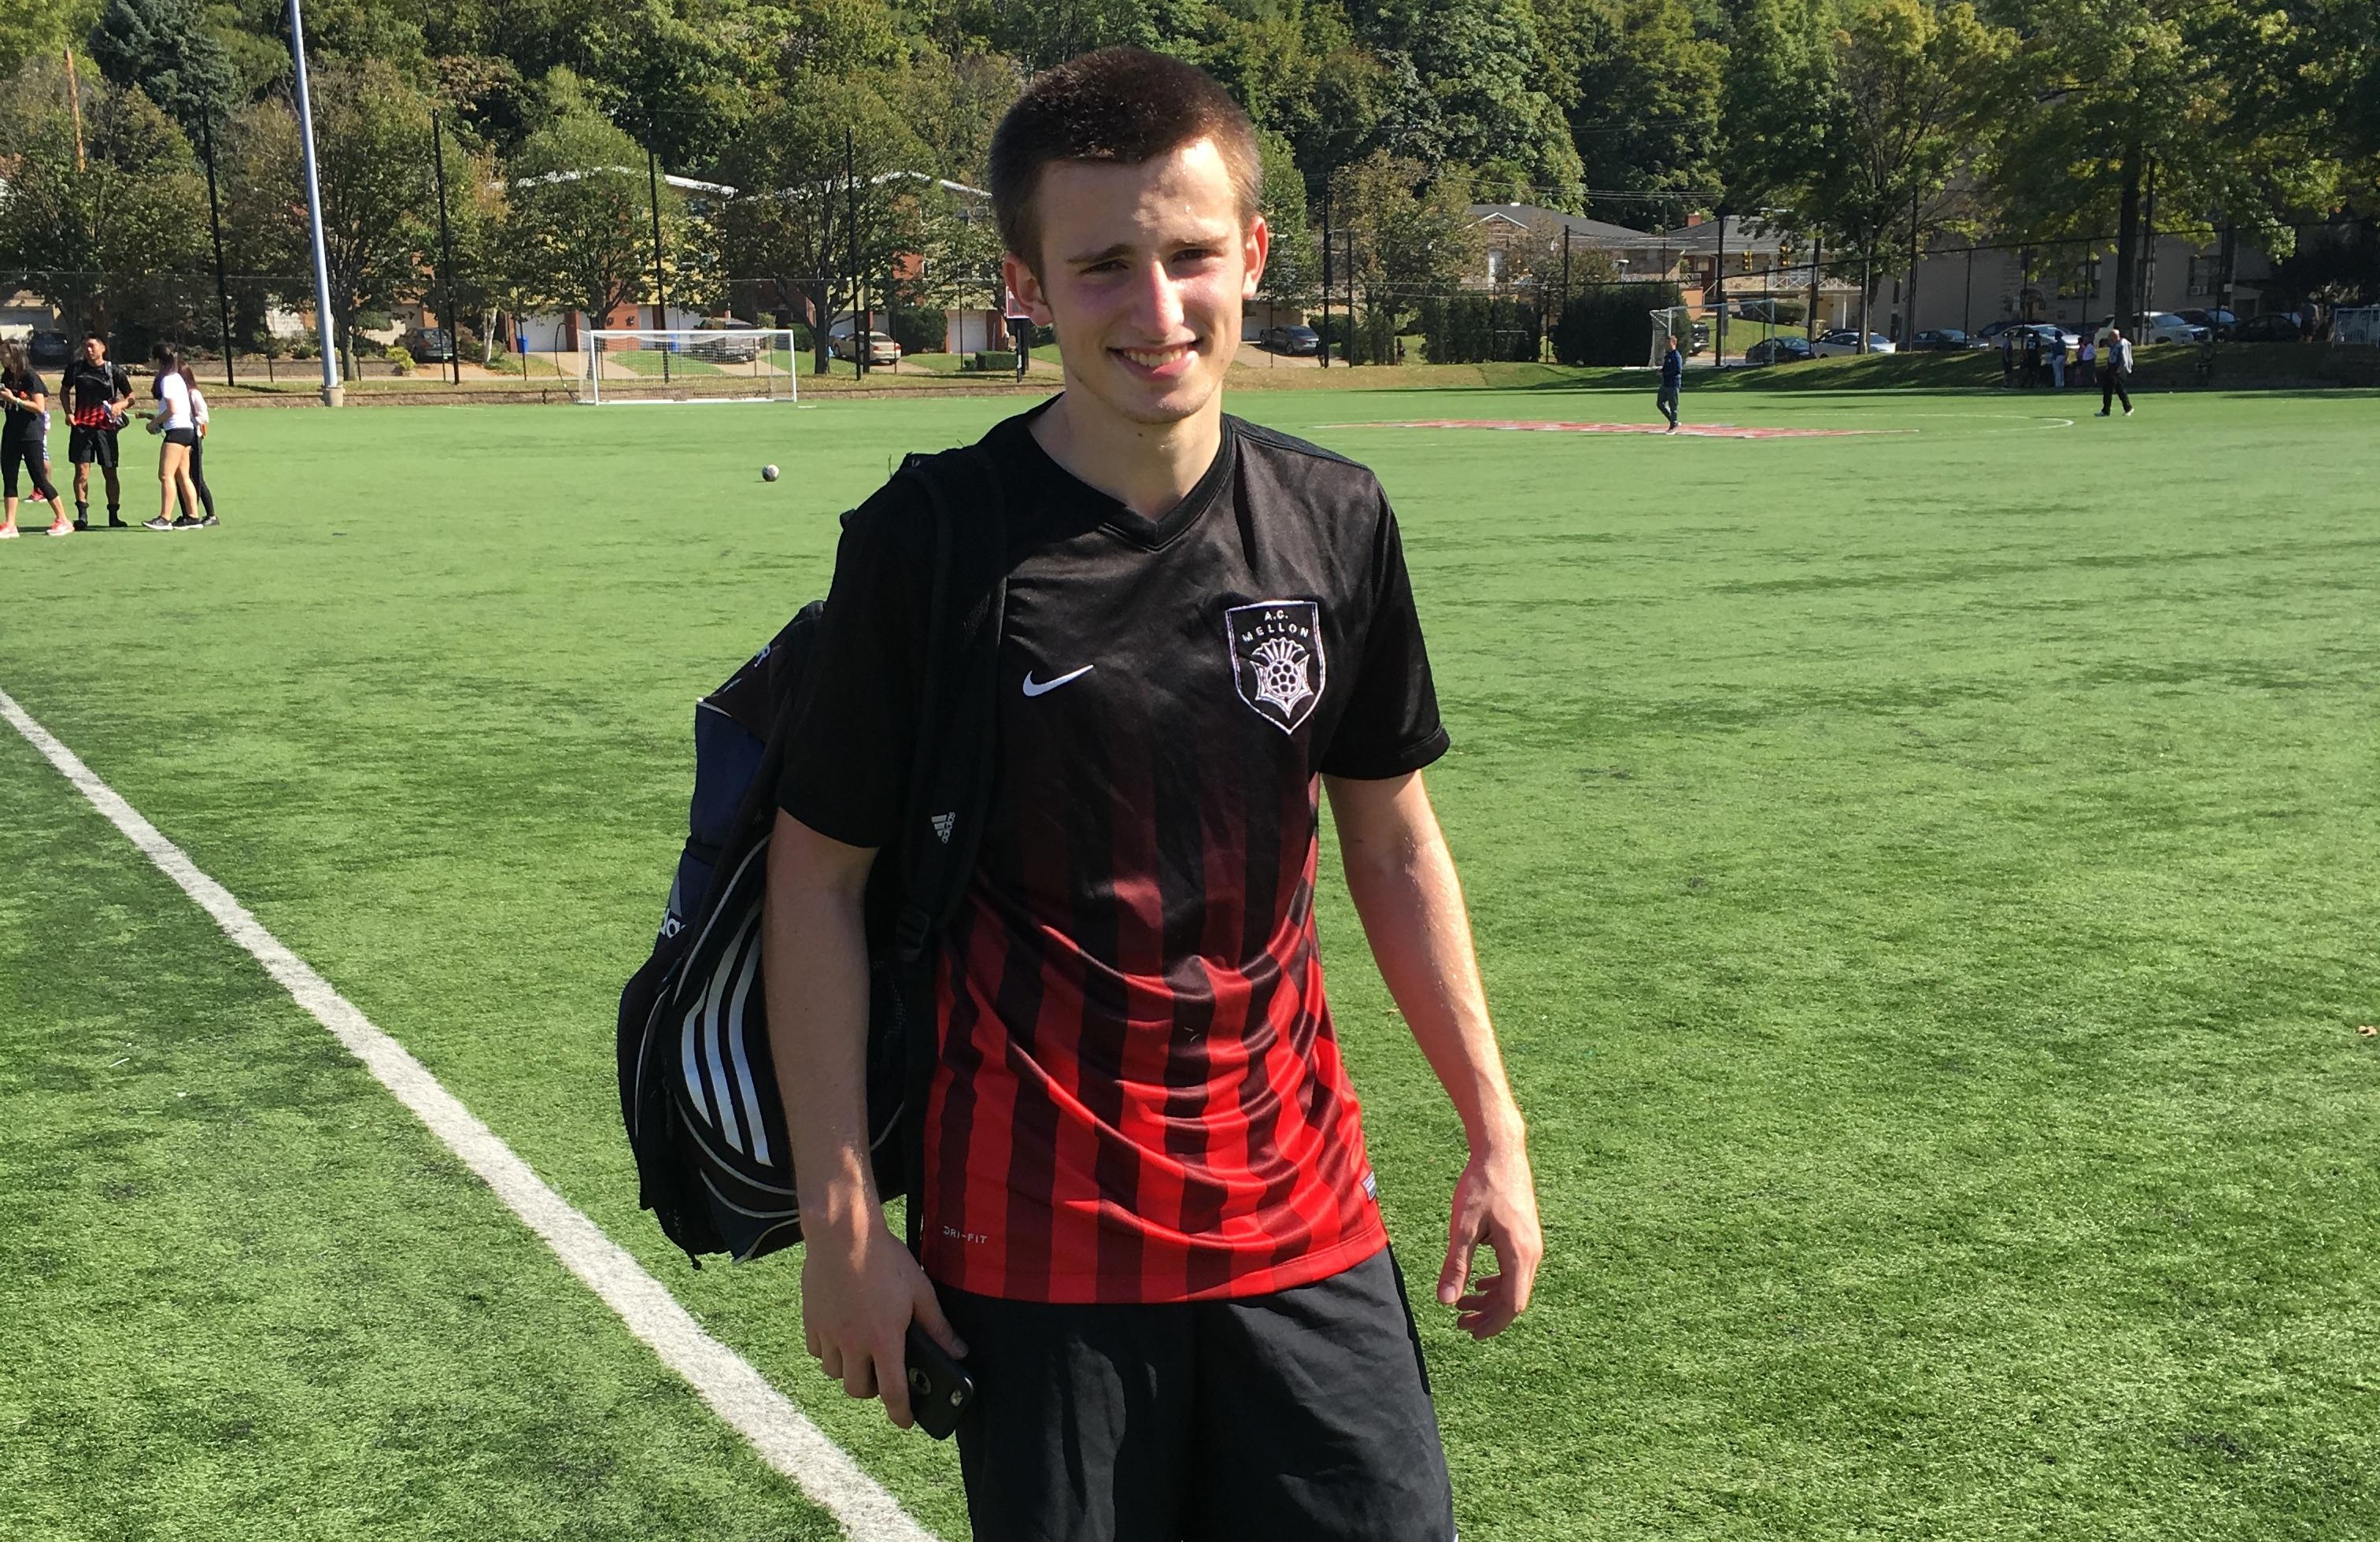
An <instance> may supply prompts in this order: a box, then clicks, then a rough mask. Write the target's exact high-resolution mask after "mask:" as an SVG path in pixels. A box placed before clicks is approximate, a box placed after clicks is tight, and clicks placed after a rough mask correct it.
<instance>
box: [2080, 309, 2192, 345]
mask: <svg viewBox="0 0 2380 1542" xmlns="http://www.w3.org/2000/svg"><path fill="white" fill-rule="evenodd" d="M2119 324H2120V323H2119V322H2118V320H2117V318H2115V317H2113V316H2109V317H2107V318H2105V319H2103V320H2101V321H2099V322H2095V323H2094V324H2093V326H2092V329H2091V331H2092V335H2093V336H2095V337H2105V336H2106V335H2107V329H2108V328H2109V327H2112V326H2116V325H2119ZM2206 333H2207V329H2206V328H2204V327H2203V326H2192V325H2191V324H2190V323H2189V322H2185V321H2183V320H2182V319H2181V318H2180V316H2177V315H2175V314H2174V313H2173V312H2172V311H2170V310H2152V311H2150V312H2149V313H2148V314H2147V315H2146V316H2143V318H2142V319H2141V328H2140V330H2139V331H2138V332H2136V333H2129V334H2127V335H2129V336H2131V340H2132V346H2134V347H2136V348H2145V347H2150V346H2155V345H2156V344H2159V343H2204V341H2206Z"/></svg>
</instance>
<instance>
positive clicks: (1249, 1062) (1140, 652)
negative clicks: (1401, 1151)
mask: <svg viewBox="0 0 2380 1542" xmlns="http://www.w3.org/2000/svg"><path fill="white" fill-rule="evenodd" d="M1031 418H1032V415H1031V414H1027V415H1026V416H1025V417H1021V418H1015V419H1009V420H1008V421H1007V422H1004V423H1002V424H1001V425H1000V426H999V427H998V428H996V429H995V430H993V431H992V433H991V434H990V437H989V438H988V440H987V441H986V443H987V445H988V446H989V447H990V450H991V451H992V453H993V455H994V456H995V459H996V462H997V464H998V465H999V467H1000V468H1001V477H1002V489H1003V492H1004V494H1005V500H1006V504H1007V506H1008V510H1009V526H1010V553H1009V554H1010V562H1011V572H1010V578H1009V587H1008V611H1007V625H1006V628H1005V630H1004V632H1003V635H1002V643H1001V668H1000V684H999V690H1000V700H999V703H998V722H999V750H998V763H999V771H998V780H997V784H996V787H995V790H994V795H993V807H992V813H991V819H990V823H989V825H988V826H987V828H986V831H985V833H984V837H983V844H982V848H981V855H980V856H979V858H978V862H977V871H976V875H975V878H974V880H973V881H972V883H971V885H970V887H969V890H968V893H967V896H966V899H965V903H964V905H962V906H961V909H960V911H959V914H958V917H957V918H956V920H955V921H954V922H953V925H952V927H951V929H950V930H949V932H948V933H947V935H946V937H945V940H944V946H943V958H942V965H941V982H940V1027H941V1061H940V1063H939V1066H938V1068H937V1071H936V1074H935V1076H934V1082H933V1091H932V1097H931V1100H930V1102H929V1107H928V1123H927V1163H926V1169H927V1171H926V1176H927V1191H926V1211H925V1217H924V1222H925V1224H924V1234H925V1240H926V1265H927V1269H928V1271H929V1273H930V1274H931V1275H932V1276H933V1277H934V1278H935V1279H936V1280H938V1281H942V1282H944V1283H946V1284H951V1285H955V1286H957V1287H960V1288H961V1289H964V1290H968V1291H973V1292H976V1293H978V1294H983V1295H990V1296H998V1297H1003V1298H1006V1299H1011V1300H1024V1301H1045V1302H1164V1301H1188V1300H1198V1299H1206V1298H1214V1297H1222V1296H1239V1295H1254V1294H1260V1293H1266V1292H1270V1291H1276V1290H1282V1289H1286V1288H1288V1287H1290V1286H1293V1285H1297V1284H1302V1283H1305V1282H1307V1281H1314V1280H1318V1279H1322V1278H1325V1277H1327V1276H1329V1275H1331V1274H1334V1273H1336V1272H1338V1271H1339V1270H1341V1269H1345V1268H1348V1267H1350V1266H1352V1265H1354V1264H1355V1263H1358V1262H1361V1261H1362V1260H1363V1259H1365V1258H1367V1257H1370V1256H1371V1255H1372V1254H1373V1253H1375V1252H1377V1251H1378V1249H1379V1248H1380V1247H1381V1246H1382V1245H1384V1243H1385V1242H1386V1233H1385V1232H1383V1231H1382V1229H1381V1225H1380V1221H1379V1217H1378V1210H1377V1208H1376V1206H1375V1205H1374V1203H1373V1189H1374V1184H1373V1180H1372V1175H1371V1171H1370V1168H1369V1166H1368V1165H1367V1163H1366V1160H1365V1155H1364V1134H1363V1123H1362V1117H1361V1114H1360V1111H1359V1110H1358V1108H1357V1105H1356V1101H1355V1095H1354V1088H1353V1087H1352V1086H1351V1085H1350V1083H1349V1081H1348V1077H1347V1074H1346V1071H1345V1069H1344V1067H1343V1066H1342V1064H1341V1062H1340V1059H1339V1048H1338V1043H1337V1040H1336V1038H1335V1037H1334V1035H1333V1034H1332V1032H1331V1026H1330V1008H1329V1006H1328V1004H1327V1003H1326V1002H1324V1000H1323V993H1322V970H1321V965H1320V963H1319V960H1318V957H1317V953H1316V946H1315V931H1314V883H1315V864H1316V849H1317V844H1316V836H1317V811H1318V808H1317V804H1318V796H1317V795H1318V782H1317V777H1318V774H1319V773H1324V772H1327V773H1329V774H1331V775H1334V776H1347V777H1359V778H1385V777H1392V776H1399V775H1402V774H1403V773H1405V772H1407V771H1415V770H1417V769H1418V768H1420V767H1422V766H1424V765H1426V764H1427V763H1428V762H1430V761H1432V760H1434V759H1437V758H1438V757H1439V755H1440V754H1441V753H1443V752H1444V750H1445V748H1446V743H1447V741H1446V734H1445V731H1444V730H1443V729H1442V728H1441V726H1440V725H1439V713H1438V702H1437V697H1436V694H1435V692H1434V691H1433V689H1432V687H1431V684H1430V676H1429V664H1428V660H1427V656H1426V654H1425V653H1424V650H1423V646H1422V637H1421V629H1420V625H1419V624H1418V622H1417V620H1416V619H1415V613H1414V605H1413V594H1412V590H1411V588H1410V586H1409V585H1408V583H1407V579H1406V576H1405V565H1404V556H1403V549H1402V547H1401V546H1400V544H1399V541H1398V537H1397V528H1396V521H1395V518H1394V516H1392V515H1391V514H1390V510H1389V506H1388V503H1387V500H1386V499H1385V498H1384V497H1383V496H1382V494H1381V492H1380V488H1379V485H1378V482H1376V481H1375V480H1373V478H1372V476H1371V474H1370V473H1369V472H1368V471H1366V470H1365V469H1364V468H1363V467H1359V466H1356V465H1354V463H1353V462H1350V461H1347V460H1344V459H1342V458H1340V457H1339V456H1336V455H1330V454H1329V453H1328V452H1326V451H1323V450H1320V449H1318V448H1316V447H1315V446H1313V445H1310V444H1305V443H1301V442H1299V441H1296V440H1293V439H1289V438H1286V437H1284V436H1282V435H1279V434H1275V433H1272V432H1270V431H1266V430H1263V429H1258V428H1256V427H1253V426H1251V425H1249V424H1246V423H1243V422H1240V421H1238V420H1236V419H1225V420H1224V430H1223V439H1222V447H1221V449H1220V453H1219V454H1218V455H1217V456H1216V459H1215V463H1214V465H1213V467H1211V468H1210V469H1209V470H1208V473H1207V475H1206V477H1205V479H1204V480H1202V481H1201V482H1200V483H1199V485H1198V486H1197V488H1196V490H1194V491H1193V492H1191V493H1190V495H1189V496H1188V497H1187V498H1185V499H1184V500H1183V501H1182V503H1181V504H1180V505H1179V506H1177V507H1176V508H1174V509H1173V510H1172V512H1170V513H1168V514H1167V515H1166V516H1164V517H1163V518H1161V519H1158V520H1155V521H1151V520H1147V519H1145V518H1142V517H1140V516H1137V515H1135V514H1134V513H1132V512H1131V511H1130V510H1129V509H1127V508H1125V507H1124V506H1123V504H1119V503H1118V502H1116V501H1115V500H1114V499H1112V498H1110V497H1108V496H1106V495H1105V494H1103V493H1100V492H1097V491H1095V490H1094V489H1092V488H1090V487H1088V486H1087V485H1086V484H1084V483H1083V482H1082V481H1080V480H1077V479H1075V477H1073V476H1071V475H1070V474H1068V473H1067V472H1066V471H1064V470H1063V469H1062V468H1061V467H1059V466H1058V465H1057V464H1056V463H1055V462H1054V461H1052V460H1051V459H1050V457H1049V455H1047V454H1046V453H1044V452H1043V451H1042V450H1041V448H1040V447H1039V445H1038V443H1036V442H1035V441H1034V439H1033V436H1032V433H1031V431H1030V428H1029V424H1030V421H1031ZM927 518H928V516H927V513H926V511H925V510H924V508H923V507H922V501H921V500H919V499H917V498H915V497H914V496H913V495H912V494H910V493H909V492H907V491H906V488H905V485H904V484H902V483H898V482H896V483H895V484H893V485H892V487H891V488H888V489H887V490H886V492H882V493H880V494H879V495H878V497H877V498H876V499H874V500H872V501H871V502H870V503H869V504H868V506H867V507H866V508H864V509H863V510H862V511H861V512H860V513H859V514H858V515H857V516H855V517H854V518H853V519H852V521H851V522H850V524H849V527H848V528H847V529H846V531H845V534H844V540H843V546H842V549H841V552H839V554H838V556H837V559H836V567H835V577H834V586H833V590H832V594H831V596H830V597H829V599H828V601H827V610H826V616H825V621H824V625H823V627H822V629H821V631H820V637H819V642H818V649H819V651H818V653H817V655H816V656H815V662H814V665H813V672H812V679H813V685H812V686H811V689H810V693H809V695H808V696H807V698H806V700H805V702H804V705H803V707H802V709H801V719H800V722H798V724H797V725H796V732H795V734H794V735H793V738H792V743H793V745H794V746H795V749H794V752H793V754H792V757H791V759H789V761H788V763H787V766H786V768H785V777H784V782H783V786H782V788H781V794H780V798H781V802H782V803H783V807H784V808H785V809H786V811H787V812H789V813H791V814H792V815H793V816H794V817H795V819H798V820H801V821H803V822H804V823H805V824H807V825H809V826H810V827H811V828H812V829H814V830H817V831H819V832H820V833H822V834H825V835H828V836H830V837H832V838H833V839H836V840H839V841H844V842H847V843H849V844H854V845H865V846H881V845H886V844H891V843H892V839H893V837H894V835H895V833H896V832H897V830H898V827H899V824H900V821H901V820H902V818H903V809H902V807H901V791H902V789H903V788H904V787H905V782H906V779H905V771H906V766H907V758H908V755H909V748H910V740H911V735H912V732H913V726H914V725H913V722H912V721H911V720H912V718H913V716H914V713H915V710H916V702H917V692H918V668H919V660H920V655H921V653H922V651H923V640H922V639H923V635H924V617H923V615H922V612H923V610H924V608H925V599H924V591H925V587H926V577H925V575H924V573H923V572H922V570H921V564H920V563H919V561H918V560H917V556H916V555H915V553H916V552H917V551H918V550H919V549H920V548H921V546H922V540H921V538H920V536H919V534H918V532H919V531H920V529H921V528H924V523H925V521H926V520H927Z"/></svg>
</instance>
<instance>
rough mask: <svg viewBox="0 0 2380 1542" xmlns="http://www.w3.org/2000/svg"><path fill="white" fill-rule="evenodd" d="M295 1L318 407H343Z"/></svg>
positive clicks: (293, 48)
mask: <svg viewBox="0 0 2380 1542" xmlns="http://www.w3.org/2000/svg"><path fill="white" fill-rule="evenodd" d="M298 4H299V0H289V60H290V63H291V65H292V66H293V67H294V70H295V75H296V84H297V143H298V146H299V148H300V149H302V150H303V151H304V152H305V165H306V229H307V236H308V237H309V239H310V243H311V245H312V247H313V252H314V333H315V335H316V336H317V337H319V338H320V339H321V340H322V405H323V406H324V407H344V406H346V400H347V391H346V386H345V385H343V384H341V383H340V381H339V347H338V339H337V338H336V337H334V335H333V334H332V331H333V329H332V323H331V263H330V260H329V259H328V258H327V257H325V256H324V255H323V253H322V178H321V177H320V176H317V175H316V172H315V168H314V102H313V97H312V95H311V94H310V92H309V91H308V90H307V87H306V21H305V18H304V17H303V16H302V15H300V14H299V11H298Z"/></svg>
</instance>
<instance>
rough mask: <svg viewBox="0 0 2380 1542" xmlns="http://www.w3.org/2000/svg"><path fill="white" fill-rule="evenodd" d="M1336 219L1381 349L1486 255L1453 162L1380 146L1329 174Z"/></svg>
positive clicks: (1370, 328) (1376, 347)
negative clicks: (1436, 162)
mask: <svg viewBox="0 0 2380 1542" xmlns="http://www.w3.org/2000/svg"><path fill="white" fill-rule="evenodd" d="M1330 196H1331V200H1332V203H1333V205H1334V207H1333V209H1332V211H1331V217H1332V219H1333V220H1334V221H1335V222H1336V223H1337V224H1338V225H1340V226H1341V227H1342V228H1343V229H1344V230H1345V231H1346V241H1347V262H1348V265H1349V269H1350V271H1351V272H1352V273H1354V277H1355V278H1356V280H1357V281H1358V282H1360V283H1361V284H1362V285H1363V286H1364V306H1365V310H1366V311H1367V312H1370V313H1371V314H1372V316H1373V317H1374V318H1376V320H1375V321H1374V322H1372V323H1370V324H1369V325H1368V326H1367V329H1366V330H1367V331H1368V332H1370V333H1371V334H1373V335H1372V337H1371V339H1370V341H1371V345H1372V347H1373V349H1374V351H1375V353H1376V355H1377V354H1379V353H1383V352H1385V348H1384V346H1383V343H1384V341H1385V340H1387V339H1393V338H1394V337H1395V336H1396V333H1397V326H1398V324H1399V322H1401V321H1402V320H1403V318H1404V317H1405V316H1407V315H1409V314H1411V313H1412V312H1413V310H1415V308H1417V307H1418V306H1419V305H1420V303H1421V301H1422V300H1423V299H1424V298H1425V297H1428V296H1431V295H1436V294H1441V293H1443V292H1445V291H1447V290H1449V289H1451V288H1452V287H1454V285H1457V284H1458V283H1460V282H1461V281H1462V279H1463V276H1464V275H1465V274H1466V273H1472V272H1474V271H1475V270H1476V269H1477V268H1478V266H1479V264H1480V262H1481V260H1482V256H1483V243H1482V238H1481V237H1480V233H1479V222H1478V221H1476V220H1475V219H1473V218H1472V217H1471V188H1470V184H1469V182H1468V179H1467V178H1466V177H1465V176H1464V175H1463V172H1462V171H1461V170H1460V169H1459V168H1456V167H1451V166H1443V167H1437V168H1433V167H1431V166H1428V165H1427V164H1423V163H1422V162H1419V161H1415V160H1411V159H1407V158H1405V157H1402V156H1396V155H1391V154H1390V153H1389V152H1386V151H1375V152H1372V153H1371V154H1370V155H1368V156H1366V157H1365V158H1364V159H1363V160H1361V161H1359V162H1357V163H1356V164H1354V165H1352V166H1349V167H1347V168H1345V169H1344V170H1342V171H1341V172H1340V173H1339V174H1338V175H1337V176H1334V177H1332V178H1331V182H1330Z"/></svg>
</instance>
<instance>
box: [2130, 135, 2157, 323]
mask: <svg viewBox="0 0 2380 1542" xmlns="http://www.w3.org/2000/svg"><path fill="white" fill-rule="evenodd" d="M2148 163H2149V186H2148V199H2147V202H2148V207H2147V208H2146V209H2145V210H2144V211H2143V214H2142V220H2141V223H2142V224H2143V225H2144V226H2146V227H2147V228H2145V229H2144V230H2143V231H2142V233H2141V282H2140V288H2139V291H2138V293H2139V295H2140V313H2139V314H2138V315H2135V316H2131V317H2128V318H2126V319H2127V320H2129V321H2130V322H2131V323H2132V336H2133V337H2134V338H2135V339H2138V338H2139V337H2140V336H2141V335H2142V333H2143V327H2144V326H2145V324H2146V323H2147V321H2148V314H2149V312H2150V311H2152V310H2155V309H2156V216H2157V164H2156V152H2155V151H2151V152H2149V156H2148Z"/></svg>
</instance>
